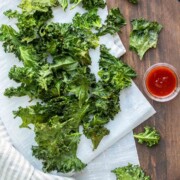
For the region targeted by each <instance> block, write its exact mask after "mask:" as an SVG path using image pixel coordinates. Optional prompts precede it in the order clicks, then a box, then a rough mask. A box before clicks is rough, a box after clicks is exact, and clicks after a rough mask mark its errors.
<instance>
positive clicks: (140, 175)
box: [112, 164, 151, 180]
mask: <svg viewBox="0 0 180 180" xmlns="http://www.w3.org/2000/svg"><path fill="white" fill-rule="evenodd" d="M112 172H113V173H115V175H116V177H117V180H150V179H151V178H150V176H147V175H146V174H145V173H144V171H143V170H142V169H141V167H140V166H138V165H132V164H128V165H127V166H124V167H120V168H116V169H114V170H113V171H112Z"/></svg>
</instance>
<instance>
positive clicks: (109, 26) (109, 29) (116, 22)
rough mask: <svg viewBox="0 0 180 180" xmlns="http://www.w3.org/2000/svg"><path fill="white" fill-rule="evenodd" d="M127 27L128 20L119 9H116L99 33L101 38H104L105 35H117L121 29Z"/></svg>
mask: <svg viewBox="0 0 180 180" xmlns="http://www.w3.org/2000/svg"><path fill="white" fill-rule="evenodd" d="M124 25H126V20H125V18H124V16H123V15H122V13H121V12H120V10H119V8H114V9H111V10H110V11H109V14H108V16H107V19H106V21H105V24H103V25H102V27H101V28H100V29H99V31H98V33H97V34H98V35H99V36H103V35H105V34H108V33H109V34H115V33H116V32H119V31H120V29H121V28H122V27H123V26H124Z"/></svg>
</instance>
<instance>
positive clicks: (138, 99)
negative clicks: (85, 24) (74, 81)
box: [0, 0, 155, 180]
mask: <svg viewBox="0 0 180 180" xmlns="http://www.w3.org/2000/svg"><path fill="white" fill-rule="evenodd" d="M19 2H20V1H19V0H13V1H12V0H6V1H4V0H0V19H1V21H0V24H10V25H12V26H13V27H15V26H14V23H13V21H12V20H9V19H8V18H6V17H5V16H4V15H3V12H4V11H5V10H8V9H16V7H17V4H19ZM76 12H79V13H83V12H85V10H84V9H82V8H81V7H77V8H75V9H74V10H72V11H70V10H69V9H68V10H67V11H66V12H63V11H62V10H61V9H60V8H56V9H55V10H54V16H55V17H54V19H53V21H55V22H71V19H72V17H73V16H74V15H75V13H76ZM99 14H100V16H101V18H102V19H103V20H104V19H105V18H106V16H107V9H106V8H105V9H103V10H99ZM100 42H101V43H103V44H105V45H106V46H107V47H109V48H111V53H112V54H114V55H115V56H116V57H120V56H121V55H122V54H124V53H125V48H124V46H123V45H122V42H121V41H120V39H119V38H118V37H117V35H116V36H114V37H113V36H110V35H107V36H104V37H102V38H101V40H100ZM90 55H91V57H92V66H91V69H92V72H93V73H95V74H96V75H97V71H98V60H99V49H98V48H97V49H96V50H92V51H91V52H90ZM14 64H16V65H21V63H19V62H18V60H17V58H15V56H14V55H13V54H6V53H4V50H3V48H2V44H0V74H1V75H0V117H1V119H2V121H3V123H4V125H5V127H6V129H7V131H8V133H9V136H10V138H11V139H12V143H13V145H14V146H15V147H16V149H17V150H19V152H21V153H22V154H23V155H24V157H25V158H26V159H27V160H29V162H30V163H31V164H32V165H33V166H34V167H35V168H38V169H41V167H42V165H41V162H40V161H39V160H37V159H35V158H34V157H33V156H32V152H31V146H32V145H33V144H35V141H34V133H33V131H31V130H29V129H20V128H19V125H20V124H21V119H20V118H16V119H14V118H13V114H12V111H13V110H17V109H18V107H19V106H22V107H25V106H27V105H29V104H30V103H29V102H28V101H29V98H28V97H22V98H15V97H14V98H11V99H8V98H7V97H5V96H4V95H3V92H4V90H5V89H6V88H7V87H10V86H17V84H16V83H15V82H13V81H11V80H9V78H8V72H9V69H10V68H11V67H12V66H13V65H14ZM97 79H98V77H97ZM34 103H35V102H31V104H34ZM120 103H121V112H120V113H118V114H117V115H116V117H115V118H114V120H113V121H111V122H110V123H108V124H107V128H108V129H110V130H111V133H110V135H108V136H106V137H105V138H104V139H103V140H102V142H101V144H100V145H99V147H98V149H97V150H95V151H92V143H91V141H90V140H88V139H87V138H86V137H85V136H84V135H83V136H82V137H81V142H80V144H79V148H78V157H79V158H80V159H81V160H82V161H83V162H85V163H89V162H91V161H92V160H93V159H94V158H96V157H97V156H98V155H100V154H101V153H102V152H104V151H105V150H106V149H108V148H109V147H110V146H112V145H114V144H115V143H116V142H118V143H117V144H115V145H114V146H113V148H110V150H108V151H107V152H106V153H104V154H102V155H101V156H99V158H97V159H96V160H95V161H93V162H92V164H91V163H90V164H89V166H88V167H87V168H86V169H85V170H84V171H83V172H82V173H81V175H82V177H84V179H86V180H93V178H92V177H90V176H88V172H89V173H92V172H94V173H95V172H97V171H98V172H97V173H99V174H100V175H96V174H94V176H93V177H94V179H97V180H101V177H102V174H103V171H105V169H106V170H108V171H109V169H112V167H111V164H113V165H117V164H119V166H121V165H123V163H122V162H126V164H127V161H125V159H123V161H121V160H122V159H121V158H123V156H119V157H121V158H117V156H113V155H115V154H116V155H117V154H118V152H119V153H122V152H123V151H124V150H125V149H124V148H123V147H126V148H127V149H128V147H129V146H130V147H131V150H130V151H129V155H130V156H129V157H130V159H132V160H133V158H135V160H136V162H138V160H137V159H138V158H137V154H136V148H135V144H134V140H133V137H132V134H130V135H128V136H126V138H124V142H126V143H127V144H128V147H127V146H124V143H121V141H119V140H120V139H121V138H122V137H124V136H125V135H127V134H128V133H129V132H131V131H132V129H133V128H135V127H136V126H138V125H139V124H140V123H142V122H143V121H145V120H146V119H148V118H149V117H150V116H152V115H153V114H154V113H155V111H154V109H153V108H152V106H151V105H150V104H149V103H148V102H147V100H146V99H145V98H144V96H143V95H142V93H141V92H140V91H139V90H138V88H137V87H136V85H135V84H134V83H133V84H132V86H131V87H130V88H127V89H125V90H124V91H122V92H121V96H120ZM132 147H133V148H132ZM127 149H126V152H124V153H126V155H127V156H128V152H127ZM132 149H133V153H134V154H133V156H136V157H132V156H131V151H132ZM130 159H128V161H130ZM104 161H105V162H106V164H107V165H105V166H104V167H103V165H101V166H100V165H99V164H102V163H104ZM108 164H109V165H108ZM96 165H97V166H96ZM98 165H99V166H98ZM93 166H94V168H93ZM96 167H97V168H96ZM98 167H99V168H98ZM100 167H101V168H102V167H103V169H100ZM93 169H94V171H93ZM86 175H87V177H86ZM106 175H107V174H106ZM77 177H78V179H80V175H78V176H77ZM85 177H86V178H85ZM96 177H97V178H96ZM106 177H107V176H106ZM88 178H89V179H88ZM108 178H109V179H107V178H106V179H107V180H110V179H111V178H113V176H112V175H111V174H110V172H109V175H108ZM81 179H83V178H81Z"/></svg>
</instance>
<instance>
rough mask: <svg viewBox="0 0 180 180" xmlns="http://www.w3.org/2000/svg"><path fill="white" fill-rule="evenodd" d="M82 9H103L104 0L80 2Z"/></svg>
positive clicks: (84, 0)
mask: <svg viewBox="0 0 180 180" xmlns="http://www.w3.org/2000/svg"><path fill="white" fill-rule="evenodd" d="M82 5H83V8H85V9H87V10H90V9H93V8H104V7H105V6H106V3H105V2H104V0H82Z"/></svg>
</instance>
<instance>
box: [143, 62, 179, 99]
mask: <svg viewBox="0 0 180 180" xmlns="http://www.w3.org/2000/svg"><path fill="white" fill-rule="evenodd" d="M157 67H166V68H169V69H170V70H171V71H172V72H174V74H175V76H176V82H177V83H176V88H175V90H174V91H173V92H172V93H170V94H169V95H167V96H162V97H160V96H155V95H153V94H152V93H150V92H149V91H148V88H147V86H146V79H147V76H148V75H149V73H150V72H151V70H153V69H154V68H157ZM143 88H144V91H145V92H146V94H147V95H148V96H149V97H150V98H151V99H153V100H155V101H158V102H167V101H170V100H172V99H174V98H175V97H176V96H177V95H178V93H179V91H180V87H179V77H178V74H177V70H176V68H175V67H173V66H172V65H170V64H167V63H157V64H154V65H152V66H151V67H149V68H148V69H147V71H146V72H145V74H144V78H143Z"/></svg>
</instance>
